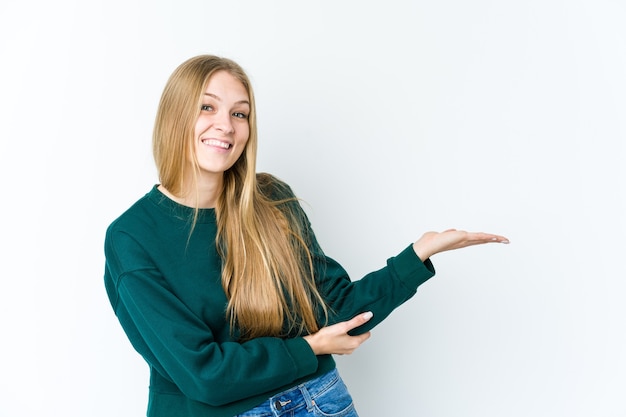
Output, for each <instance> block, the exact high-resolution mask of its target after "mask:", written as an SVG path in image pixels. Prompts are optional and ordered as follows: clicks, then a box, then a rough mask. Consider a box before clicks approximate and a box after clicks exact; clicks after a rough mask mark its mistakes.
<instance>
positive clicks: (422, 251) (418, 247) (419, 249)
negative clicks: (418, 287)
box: [413, 240, 433, 262]
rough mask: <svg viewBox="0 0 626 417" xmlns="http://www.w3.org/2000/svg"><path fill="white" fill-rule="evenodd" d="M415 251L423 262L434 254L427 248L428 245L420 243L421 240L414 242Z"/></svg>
mask: <svg viewBox="0 0 626 417" xmlns="http://www.w3.org/2000/svg"><path fill="white" fill-rule="evenodd" d="M413 251H414V252H415V254H416V255H417V257H418V258H420V259H421V260H422V262H424V261H425V260H427V259H429V258H430V257H431V256H432V255H433V254H432V253H430V252H429V251H428V250H427V248H426V247H424V245H423V244H420V241H419V240H418V241H417V242H415V243H413Z"/></svg>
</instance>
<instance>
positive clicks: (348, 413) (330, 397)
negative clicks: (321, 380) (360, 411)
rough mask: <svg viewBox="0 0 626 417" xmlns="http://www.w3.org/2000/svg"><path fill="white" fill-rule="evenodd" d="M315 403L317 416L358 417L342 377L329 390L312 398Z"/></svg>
mask: <svg viewBox="0 0 626 417" xmlns="http://www.w3.org/2000/svg"><path fill="white" fill-rule="evenodd" d="M312 400H313V401H314V403H315V415H318V416H324V417H358V416H357V413H356V410H355V408H354V402H353V401H352V396H351V395H350V393H349V392H348V388H347V387H346V385H345V384H344V382H343V380H342V379H341V377H338V378H337V379H336V380H335V381H334V382H333V383H332V384H331V385H329V386H328V389H326V390H324V391H323V392H320V393H319V395H317V396H316V397H314V398H312Z"/></svg>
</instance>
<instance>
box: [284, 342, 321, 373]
mask: <svg viewBox="0 0 626 417" xmlns="http://www.w3.org/2000/svg"><path fill="white" fill-rule="evenodd" d="M285 346H286V347H287V351H288V352H289V355H291V359H292V360H293V363H294V367H295V369H296V375H295V378H294V379H297V378H301V377H303V376H307V375H310V374H312V373H314V372H315V371H317V366H318V362H317V356H315V353H313V349H311V346H310V345H309V343H308V342H307V341H306V340H304V338H302V337H296V338H293V339H286V340H285Z"/></svg>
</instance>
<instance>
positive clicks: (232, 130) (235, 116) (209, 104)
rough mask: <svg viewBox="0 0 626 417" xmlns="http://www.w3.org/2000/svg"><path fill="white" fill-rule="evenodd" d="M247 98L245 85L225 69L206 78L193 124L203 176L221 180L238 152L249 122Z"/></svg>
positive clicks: (245, 137)
mask: <svg viewBox="0 0 626 417" xmlns="http://www.w3.org/2000/svg"><path fill="white" fill-rule="evenodd" d="M249 114H250V99H249V97H248V92H247V91H246V88H245V87H244V85H243V84H242V83H241V81H239V80H238V79H237V78H235V77H233V76H232V75H231V74H230V73H228V72H227V71H223V70H220V71H217V72H216V73H214V74H213V75H212V76H211V78H210V79H209V83H208V85H207V87H206V89H205V90H204V93H203V96H202V106H201V109H200V115H199V116H198V120H197V121H196V126H195V133H194V138H195V144H194V145H195V152H196V158H197V161H198V165H199V168H200V174H201V177H202V179H204V180H208V181H215V180H216V179H218V180H221V178H222V175H223V174H224V172H225V171H227V170H228V169H230V168H231V167H232V166H233V165H234V164H235V162H237V160H238V159H239V157H240V156H241V154H242V152H243V150H244V148H245V147H246V143H247V142H248V137H249V136H250V126H249V124H248V115H249Z"/></svg>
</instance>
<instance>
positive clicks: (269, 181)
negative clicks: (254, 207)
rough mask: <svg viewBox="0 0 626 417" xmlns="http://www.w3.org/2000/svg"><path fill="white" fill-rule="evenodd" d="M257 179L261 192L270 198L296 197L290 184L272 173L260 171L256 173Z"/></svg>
mask: <svg viewBox="0 0 626 417" xmlns="http://www.w3.org/2000/svg"><path fill="white" fill-rule="evenodd" d="M256 180H257V185H258V188H259V191H260V192H261V194H262V195H263V196H265V197H266V198H268V199H270V200H273V201H277V200H293V199H295V198H296V195H295V194H294V192H293V190H292V189H291V187H290V186H289V184H287V183H286V182H284V181H283V180H281V179H279V178H278V177H276V176H274V175H272V174H268V173H266V172H260V173H258V174H257V175H256Z"/></svg>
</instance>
